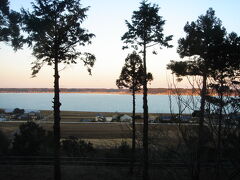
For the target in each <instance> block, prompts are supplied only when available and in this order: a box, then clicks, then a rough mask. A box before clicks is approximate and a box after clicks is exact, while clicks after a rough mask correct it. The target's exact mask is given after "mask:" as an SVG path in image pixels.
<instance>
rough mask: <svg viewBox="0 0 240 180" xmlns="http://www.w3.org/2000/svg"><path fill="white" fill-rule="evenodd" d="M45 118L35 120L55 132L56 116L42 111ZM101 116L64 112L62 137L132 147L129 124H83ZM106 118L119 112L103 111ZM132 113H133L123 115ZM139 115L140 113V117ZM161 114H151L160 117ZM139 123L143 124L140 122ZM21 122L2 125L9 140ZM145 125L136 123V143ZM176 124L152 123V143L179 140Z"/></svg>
mask: <svg viewBox="0 0 240 180" xmlns="http://www.w3.org/2000/svg"><path fill="white" fill-rule="evenodd" d="M41 114H43V115H44V117H45V118H44V119H43V120H40V121H36V123H38V124H39V125H40V126H42V127H43V128H44V129H46V130H48V131H52V130H53V114H52V111H41ZM97 114H99V113H97V112H78V111H62V112H61V137H62V138H67V137H69V136H76V137H78V138H81V139H85V140H88V141H90V142H92V143H93V145H94V146H96V147H109V148H110V147H113V146H117V145H119V144H120V143H121V142H122V141H126V142H128V143H129V144H131V137H132V128H131V124H130V123H127V122H113V123H102V122H91V123H81V122H80V120H81V119H84V118H95V116H96V115H97ZM101 114H102V115H104V116H105V117H107V116H113V115H114V114H116V113H109V112H102V113H101ZM123 114H129V115H131V113H123ZM138 115H140V114H138ZM157 115H159V114H150V116H157ZM137 122H141V121H140V120H138V121H137ZM21 123H23V122H20V121H14V122H8V121H5V122H0V130H2V131H3V132H4V133H6V134H7V135H8V136H9V137H13V135H14V133H16V132H18V127H19V125H20V124H21ZM142 126H143V125H142V124H137V125H136V129H137V141H138V144H141V141H142V129H143V127H142ZM177 132H178V127H177V125H173V124H149V140H150V142H152V143H154V144H159V143H160V144H161V145H165V144H172V143H175V142H176V140H177V135H178V134H177Z"/></svg>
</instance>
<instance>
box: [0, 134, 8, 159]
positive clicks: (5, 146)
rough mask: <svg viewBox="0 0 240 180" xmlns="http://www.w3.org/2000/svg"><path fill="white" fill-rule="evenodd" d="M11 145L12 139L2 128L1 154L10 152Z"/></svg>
mask: <svg viewBox="0 0 240 180" xmlns="http://www.w3.org/2000/svg"><path fill="white" fill-rule="evenodd" d="M9 145H10V140H9V139H8V137H7V136H6V135H5V134H4V133H3V132H2V131H1V130H0V155H4V154H7V153H8V148H9Z"/></svg>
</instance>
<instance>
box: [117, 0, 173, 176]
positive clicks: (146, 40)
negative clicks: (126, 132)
mask: <svg viewBox="0 0 240 180" xmlns="http://www.w3.org/2000/svg"><path fill="white" fill-rule="evenodd" d="M140 4H141V5H140V7H139V10H138V11H134V12H133V15H132V22H131V23H130V22H128V21H126V25H127V27H128V31H127V32H126V33H125V34H124V35H123V36H122V40H123V42H124V43H125V44H126V46H124V47H123V49H124V48H128V47H129V45H130V47H132V48H134V49H135V50H138V49H141V51H140V52H141V53H143V74H144V76H143V77H144V78H143V111H144V115H143V116H144V126H143V149H144V158H143V159H144V169H143V179H145V180H146V179H148V104H147V64H146V52H147V49H148V48H150V47H153V46H155V45H160V46H165V47H172V46H171V45H169V44H168V42H169V41H170V40H172V36H167V37H164V34H163V25H164V24H165V20H163V19H162V17H161V16H159V15H158V11H159V7H158V5H156V4H153V5H152V4H151V3H147V1H145V0H144V1H142V2H141V3H140ZM154 53H156V52H155V51H154Z"/></svg>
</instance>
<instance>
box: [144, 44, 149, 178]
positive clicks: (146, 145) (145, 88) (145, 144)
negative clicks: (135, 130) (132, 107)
mask: <svg viewBox="0 0 240 180" xmlns="http://www.w3.org/2000/svg"><path fill="white" fill-rule="evenodd" d="M143 68H144V82H143V180H148V176H149V174H148V168H149V167H148V166H149V165H148V104H147V103H148V102H147V91H148V89H147V65H146V43H144V49H143Z"/></svg>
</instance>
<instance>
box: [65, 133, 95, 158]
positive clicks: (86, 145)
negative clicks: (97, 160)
mask: <svg viewBox="0 0 240 180" xmlns="http://www.w3.org/2000/svg"><path fill="white" fill-rule="evenodd" d="M62 151H63V153H64V154H66V155H67V156H87V155H88V154H89V153H91V152H93V151H94V148H93V145H92V143H90V142H86V141H84V140H80V139H78V138H77V137H74V136H70V137H69V138H68V139H65V140H63V141H62Z"/></svg>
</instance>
